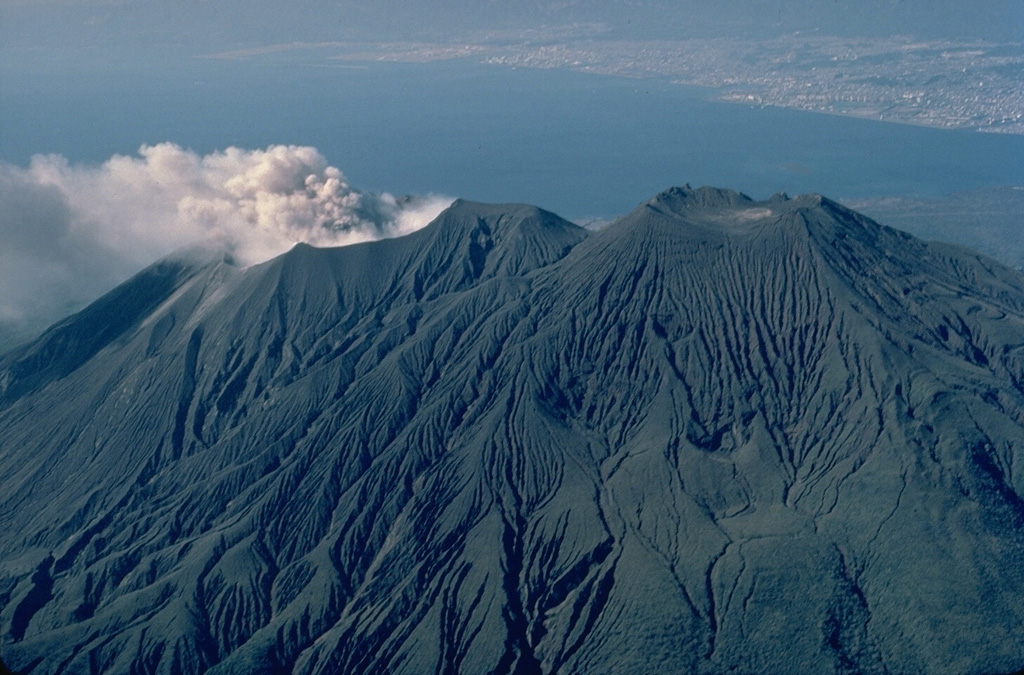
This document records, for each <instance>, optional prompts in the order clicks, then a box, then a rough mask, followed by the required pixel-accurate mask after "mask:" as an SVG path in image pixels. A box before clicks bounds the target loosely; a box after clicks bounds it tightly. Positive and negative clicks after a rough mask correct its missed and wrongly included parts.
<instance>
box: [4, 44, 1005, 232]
mask: <svg viewBox="0 0 1024 675" xmlns="http://www.w3.org/2000/svg"><path fill="white" fill-rule="evenodd" d="M5 70H7V71H8V72H6V73H4V78H5V81H7V82H9V83H10V84H11V85H13V89H12V90H16V91H18V92H19V95H17V96H13V97H5V98H4V99H2V100H0V117H2V118H3V119H4V120H6V121H5V122H4V124H3V128H2V135H0V158H2V159H3V160H5V161H8V162H14V163H18V164H24V163H26V162H27V161H28V159H29V157H30V156H31V155H32V154H35V153H40V152H42V153H58V154H61V155H64V156H66V157H67V158H68V159H70V160H71V161H72V162H87V163H99V162H102V161H104V160H106V159H107V158H109V157H110V156H111V155H112V154H115V153H120V154H134V153H135V152H136V151H137V149H138V147H139V146H140V145H142V144H155V143H159V142H164V141H171V142H174V143H177V144H179V145H182V146H184V147H187V148H191V149H193V150H195V151H197V152H199V153H201V154H204V153H208V152H211V151H215V150H218V149H223V148H224V147H227V146H230V145H234V146H238V147H243V148H261V147H266V146H268V145H270V144H276V143H285V144H298V145H311V146H314V147H316V148H317V149H319V150H320V151H321V153H322V154H323V155H324V156H325V157H326V158H327V160H328V161H329V162H331V163H332V164H333V165H335V166H338V167H339V168H340V169H342V171H344V172H345V174H346V175H347V176H348V177H349V179H350V180H351V182H352V184H353V185H355V186H356V187H358V188H361V189H366V190H373V191H389V192H392V193H395V194H404V193H416V194H420V193H426V192H438V193H444V194H450V195H457V196H463V197H467V198H470V199H477V200H482V201H498V202H504V201H517V202H529V203H536V204H538V205H541V206H544V207H545V208H548V209H552V210H555V211H557V212H559V213H561V214H563V215H566V216H567V217H573V218H585V217H589V216H592V217H602V218H607V217H613V216H616V215H619V214H621V213H623V212H624V211H626V210H628V209H630V208H632V207H633V206H634V205H636V204H637V203H638V202H639V201H641V200H643V199H645V198H646V197H648V196H650V195H651V194H653V193H654V192H656V191H658V190H661V189H663V188H665V187H668V186H669V185H671V184H678V183H686V182H688V183H691V184H695V185H699V184H713V185H722V186H729V187H732V188H736V189H740V190H744V191H747V192H749V193H751V194H752V195H754V196H767V195H768V194H771V193H773V192H775V191H779V190H785V191H788V192H790V193H799V192H821V193H824V194H828V195H830V196H833V197H835V198H840V199H843V198H851V199H857V198H865V197H874V196H880V195H893V194H897V195H922V196H938V195H943V194H946V193H949V192H954V191H961V190H969V189H975V188H979V187H984V186H991V185H1006V184H1016V183H1021V182H1024V166H1022V162H1021V160H1020V157H1024V136H1006V135H994V134H980V133H974V132H967V131H947V130H937V129H928V128H922V127H914V126H909V125H899V124H889V123H880V122H874V121H870V120H863V119H856V118H849V117H839V116H830V115H823V114H815V113H807V112H801V111H793V110H783V109H778V108H770V107H759V106H744V105H736V104H726V103H717V102H712V101H710V100H708V99H707V96H706V92H704V91H703V90H701V89H698V88H694V87H684V86H680V85H675V84H671V83H668V82H663V81H659V80H633V79H627V78H620V77H609V76H599V75H590V74H582V73H573V72H567V71H554V70H533V69H524V68H518V69H512V68H502V67H498V66H486V65H482V64H478V63H475V62H473V61H471V60H454V61H443V62H435V63H424V64H395V63H378V62H346V63H344V64H339V67H316V66H314V65H310V64H305V63H302V62H295V61H293V60H290V59H278V60H273V61H270V62H260V63H259V64H253V63H251V62H246V61H229V60H212V59H195V60H193V61H186V62H185V63H184V64H183V65H182V67H181V68H180V69H176V70H174V71H173V72H171V73H169V75H170V76H168V77H162V78H153V77H151V73H149V72H147V71H146V69H145V68H133V67H131V66H130V65H126V66H123V67H122V69H121V72H114V73H110V74H107V75H105V76H102V77H99V76H95V75H92V76H89V75H85V78H84V79H83V77H82V76H81V75H82V74H79V73H75V72H74V70H73V69H71V70H66V69H64V70H59V71H57V72H52V73H51V74H50V75H51V77H50V78H49V81H51V82H54V86H52V87H46V88H36V89H35V90H33V89H32V88H31V87H30V86H29V83H27V82H26V83H22V82H18V78H19V75H20V73H19V72H17V71H13V69H12V68H11V67H10V66H9V65H8V67H7V68H5ZM12 71H13V72H12ZM32 77H35V74H33V75H32ZM90 78H91V80H90ZM61 79H64V80H65V81H61ZM22 84H24V87H22V86H21V85H22Z"/></svg>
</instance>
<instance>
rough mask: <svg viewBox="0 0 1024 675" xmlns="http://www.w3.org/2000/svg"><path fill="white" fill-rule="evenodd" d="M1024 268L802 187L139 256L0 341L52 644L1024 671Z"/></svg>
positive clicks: (164, 663)
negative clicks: (35, 334) (334, 241)
mask: <svg viewBox="0 0 1024 675" xmlns="http://www.w3.org/2000/svg"><path fill="white" fill-rule="evenodd" d="M1022 495H1024V277H1022V276H1021V275H1020V274H1019V273H1017V272H1014V271H1012V270H1010V269H1008V268H1005V267H1003V266H1001V265H999V264H998V263H996V262H994V261H992V260H989V259H987V258H984V257H982V256H980V255H977V254H974V253H972V252H970V251H968V250H966V249H962V248H958V247H953V246H949V245H943V244H936V243H926V242H923V241H920V240H918V239H915V238H913V237H911V236H909V235H907V234H903V233H901V232H899V231H897V230H893V229H889V228H886V227H884V226H881V225H879V224H877V223H875V222H873V221H871V220H869V219H867V218H865V217H863V216H861V215H859V214H857V213H855V212H853V211H850V210H848V209H846V208H844V207H843V206H841V205H839V204H837V203H835V202H833V201H830V200H828V199H826V198H824V197H821V196H817V195H809V196H800V197H795V198H789V197H787V196H786V195H784V194H780V195H776V196H774V197H772V198H770V199H768V200H765V201H754V200H751V199H750V198H748V197H746V196H745V195H742V194H740V193H737V192H731V191H727V190H719V189H713V188H698V189H693V188H690V187H688V186H687V187H682V188H673V189H671V190H668V191H666V192H664V193H662V194H660V195H658V196H656V197H654V198H653V199H651V200H650V201H648V202H646V203H644V204H641V205H640V206H639V207H638V208H637V209H636V210H634V211H633V212H632V213H630V214H628V215H626V216H624V217H622V218H620V219H619V220H617V221H615V222H614V223H612V224H611V225H609V226H607V227H605V228H604V229H602V230H600V231H597V232H588V231H586V230H583V229H581V228H579V227H577V226H575V225H573V224H572V223H570V222H568V221H566V220H563V219H561V218H559V217H558V216H556V215H554V214H551V213H548V212H545V211H543V210H540V209H537V208H534V207H529V206H522V205H484V204H478V203H473V202H468V201H458V202H456V203H455V204H453V205H452V206H451V207H450V208H449V209H448V210H446V211H445V212H443V213H442V214H441V215H440V216H439V217H438V218H437V219H436V220H435V221H434V222H433V223H431V224H430V225H429V226H427V227H426V228H424V229H422V230H420V231H418V232H415V233H413V234H411V235H408V236H405V237H401V238H397V239H390V240H383V241H377V242H372V243H366V244H359V245H354V246H349V247H344V248H336V249H317V248H313V247H310V246H307V245H303V244H300V245H297V246H296V247H295V248H293V249H292V250H291V251H289V252H287V253H285V254H284V255H282V256H280V257H278V258H275V259H273V260H270V261H268V262H266V263H263V264H260V265H256V266H252V267H248V268H244V269H243V268H241V267H239V266H236V265H235V264H233V263H232V262H231V260H230V258H228V257H225V256H222V255H216V256H197V255H189V256H177V257H173V258H169V259H166V260H163V261H161V262H159V263H157V264H155V265H153V266H152V267H150V268H148V269H146V270H144V271H142V272H141V273H139V274H138V275H137V276H135V277H134V278H133V279H131V280H129V281H128V282H126V283H125V284H123V285H122V286H120V287H118V288H117V289H115V290H114V291H112V292H111V293H110V294H108V295H107V296H105V297H103V298H101V299H100V300H98V301H97V302H95V303H94V304H92V305H91V306H89V307H88V308H86V309H85V310H83V311H82V312H80V313H78V314H76V315H74V316H71V317H69V318H67V319H65V320H64V321H62V322H60V323H58V324H56V325H55V326H53V327H52V328H51V329H49V330H48V331H47V332H46V333H44V334H43V335H42V336H41V337H39V338H38V339H37V340H35V341H34V342H31V343H29V344H27V345H25V346H23V347H21V348H19V349H18V350H16V351H14V352H11V353H9V354H7V355H6V356H4V357H3V358H2V359H0V533H3V535H2V536H0V658H2V659H3V661H4V662H5V663H6V665H7V666H8V667H10V668H11V669H13V670H15V671H17V672H20V673H26V674H28V673H31V674H33V675H36V674H42V673H54V674H56V673H138V674H143V673H154V674H156V673H160V674H166V675H171V674H174V675H178V674H192V673H203V672H209V673H224V674H257V673H295V674H304V675H305V674H309V675H313V674H317V675H320V674H323V675H334V674H336V673H410V674H413V673H506V674H512V673H515V674H519V675H523V674H527V673H640V672H664V673H709V674H710V673H725V672H735V673H794V672H801V673H925V672H928V673H936V672H957V673H968V672H987V673H1000V672H1004V673H1008V672H1012V671H1015V670H1019V669H1021V668H1022V667H1024V656H1022V651H1021V645H1024V603H1021V598H1024V501H1022Z"/></svg>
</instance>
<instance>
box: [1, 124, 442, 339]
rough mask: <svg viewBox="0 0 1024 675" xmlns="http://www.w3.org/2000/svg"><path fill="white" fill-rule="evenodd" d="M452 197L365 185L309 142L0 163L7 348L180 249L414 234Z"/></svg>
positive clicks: (279, 247)
mask: <svg viewBox="0 0 1024 675" xmlns="http://www.w3.org/2000/svg"><path fill="white" fill-rule="evenodd" d="M451 201H452V200H451V199H449V198H446V197H440V196H436V195H429V196H426V197H411V198H402V199H396V198H395V197H394V196H392V195H390V194H387V193H381V194H372V193H367V192H361V191H359V190H357V189H355V188H353V187H352V186H351V185H350V184H349V182H348V180H347V179H346V178H345V176H344V174H343V173H342V172H341V171H340V170H339V169H337V168H336V167H334V166H331V165H329V164H328V162H327V160H326V159H325V158H324V157H323V156H322V155H321V154H320V153H319V152H318V151H317V150H316V149H315V148H312V147H303V146H285V145H275V146H270V147H268V148H266V149H263V150H245V149H240V148H235V147H230V148H227V149H225V150H222V151H218V152H213V153H211V154H207V155H200V154H198V153H196V152H193V151H191V150H187V149H184V148H182V147H180V146H178V145H175V144H173V143H160V144H157V145H144V146H142V147H141V148H140V149H139V152H138V154H137V155H135V156H124V155H115V156H113V157H111V158H110V159H109V160H107V161H106V162H103V163H102V164H100V165H75V164H72V163H70V162H69V161H68V160H67V159H66V158H64V157H62V156H60V155H37V156H35V157H33V158H32V160H31V162H30V164H29V166H28V167H27V168H24V167H19V166H14V165H10V164H0V289H2V290H0V351H3V350H5V349H6V348H8V347H11V346H13V345H14V343H16V342H17V341H19V340H21V339H25V338H27V337H30V336H31V335H32V334H34V333H36V332H38V331H39V330H41V329H42V328H44V327H45V326H46V325H48V324H49V323H51V322H53V321H55V320H56V319H58V318H60V317H61V316H63V315H65V314H67V313H69V312H71V311H74V310H76V309H78V308H80V307H81V306H83V305H84V304H85V303H87V302H88V301H90V300H92V299H93V298H95V297H96V296H98V295H99V294H100V293H102V292H104V291H106V290H107V289H109V288H111V287H112V286H114V285H116V284H117V283H119V282H120V281H123V280H124V279H125V278H127V277H128V276H130V275H131V274H132V273H134V272H136V271H138V270H139V269H140V268H141V267H143V266H145V265H147V264H149V263H151V262H153V261H154V260H157V259H159V258H161V257H163V256H166V255H169V254H171V253H173V252H174V251H176V250H179V249H183V248H186V247H196V246H200V247H205V248H213V249H219V250H224V251H225V252H228V253H230V254H231V255H232V256H233V258H234V259H235V260H236V261H238V262H239V263H240V264H242V265H252V264H255V263H258V262H262V261H264V260H267V259H269V258H272V257H274V256H276V255H278V254H280V253H283V252H284V251H286V250H288V249H289V248H291V247H292V246H294V245H295V244H296V243H298V242H305V243H308V244H312V245H314V246H343V245H347V244H352V243H357V242H361V241H368V240H373V239H380V238H384V237H391V236H398V235H401V234H406V233H408V232H411V231H414V230H416V229H419V228H420V227H422V226H424V225H426V224H427V223H428V222H430V221H431V220H432V219H433V218H434V217H435V216H436V215H437V214H438V213H440V212H441V211H442V210H443V209H444V208H446V207H447V206H448V205H449V204H450V203H451Z"/></svg>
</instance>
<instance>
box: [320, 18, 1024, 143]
mask: <svg viewBox="0 0 1024 675" xmlns="http://www.w3.org/2000/svg"><path fill="white" fill-rule="evenodd" d="M467 57H468V58H476V59H480V60H482V61H484V62H486V63H489V64H494V65H500V66H508V67H519V68H545V69H550V68H565V69H571V70H576V71H582V72H590V73H597V74H604V75H616V76H623V77H634V78H640V79H646V78H660V79H666V80H668V81H671V82H676V83H679V84H685V85H696V86H702V87H708V88H711V89H712V90H713V91H712V92H711V95H712V96H713V97H714V98H716V99H717V100H721V101H727V102H732V103H739V104H745V105H756V106H775V107H782V108H794V109H800V110H808V111H815V112H821V113H828V114H835V115H849V116H854V117H863V118H868V119H876V120H883V121H888V122H897V123H904V124H917V125H923V126H929V127H938V128H947V129H974V130H977V131H983V132H992V133H1009V134H1024V44H998V43H988V42H977V41H974V42H954V41H947V40H934V41H921V40H914V39H912V38H909V37H890V38H846V37H831V36H822V35H818V34H799V33H798V34H793V35H787V36H784V37H780V38H774V39H771V40H737V39H731V38H719V39H690V40H680V41H615V40H602V39H595V38H589V39H588V38H581V39H572V38H570V39H568V40H566V39H564V38H563V39H561V40H537V39H529V37H527V38H525V39H523V40H520V41H516V40H510V39H507V38H506V39H504V40H494V41H486V40H485V41H481V42H479V43H475V44H457V45H454V44H394V43H392V44H382V45H375V46H374V47H372V48H369V49H365V50H360V51H359V52H358V53H347V54H344V55H340V56H337V57H335V58H341V59H357V58H362V59H367V58H369V59H375V60H394V61H432V60H440V59H450V58H467Z"/></svg>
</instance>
